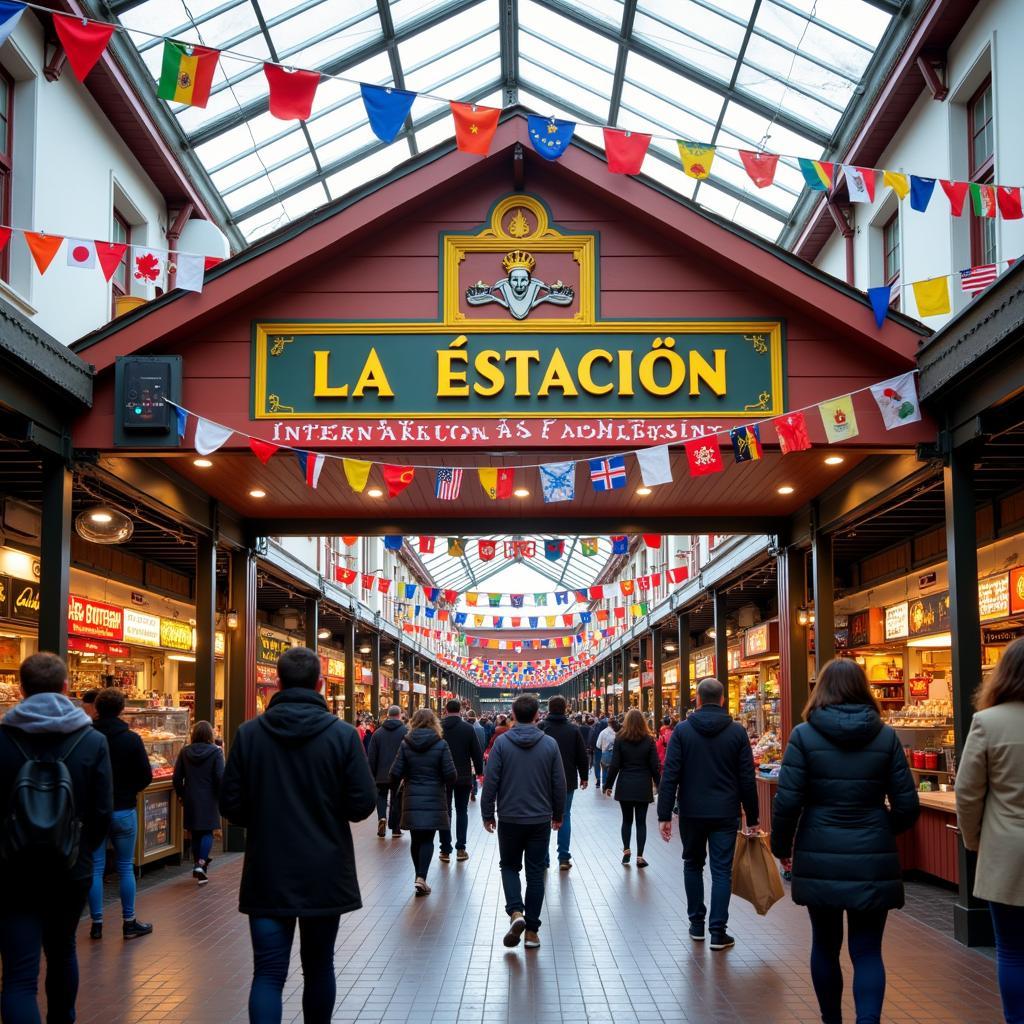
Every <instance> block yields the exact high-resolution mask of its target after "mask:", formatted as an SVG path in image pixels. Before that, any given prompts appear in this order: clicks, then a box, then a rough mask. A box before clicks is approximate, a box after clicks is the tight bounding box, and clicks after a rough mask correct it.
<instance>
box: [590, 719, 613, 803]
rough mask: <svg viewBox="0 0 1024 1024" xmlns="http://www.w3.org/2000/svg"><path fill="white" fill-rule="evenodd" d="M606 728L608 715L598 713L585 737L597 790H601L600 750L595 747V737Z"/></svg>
mask: <svg viewBox="0 0 1024 1024" xmlns="http://www.w3.org/2000/svg"><path fill="white" fill-rule="evenodd" d="M607 728H608V715H607V714H600V715H598V716H597V720H596V721H595V722H594V725H593V727H592V728H591V730H590V735H589V736H588V737H587V749H588V750H589V751H590V757H591V767H592V768H593V769H594V778H595V779H596V781H597V792H598V793H599V794H600V792H601V751H600V750H598V749H597V738H598V736H600V735H601V733H603V732H604V731H605V729H607Z"/></svg>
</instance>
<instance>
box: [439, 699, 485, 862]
mask: <svg viewBox="0 0 1024 1024" xmlns="http://www.w3.org/2000/svg"><path fill="white" fill-rule="evenodd" d="M445 710H446V711H447V712H448V714H447V715H445V717H444V718H443V719H441V735H442V736H443V737H444V741H445V743H447V744H448V749H449V750H450V751H451V752H452V760H453V761H454V762H455V771H456V772H457V773H458V777H457V778H456V780H455V785H454V786H449V787H448V816H449V818H450V817H451V813H452V800H453V799H454V801H455V851H456V853H455V859H456V860H460V861H461V860H469V852H468V851H467V850H466V833H467V831H468V830H469V798H470V796H472V794H473V780H474V779H475V778H476V777H477V776H478V775H483V773H484V752H483V750H481V749H480V741H479V739H477V735H476V730H475V729H474V728H473V726H471V725H470V724H469V722H464V721H463V720H462V715H461V712H462V702H461V701H459V700H454V699H453V700H450V701H448V703H447V705H446V706H445ZM440 838H441V863H442V864H447V863H448V862H449V861H450V860H451V857H452V833H451V829H450V828H443V829H441V837H440Z"/></svg>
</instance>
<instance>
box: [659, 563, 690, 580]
mask: <svg viewBox="0 0 1024 1024" xmlns="http://www.w3.org/2000/svg"><path fill="white" fill-rule="evenodd" d="M665 575H666V576H667V577H668V581H669V583H683V582H685V581H686V580H687V579H689V578H690V570H689V569H688V568H687V567H686V566H685V565H680V566H677V567H676V568H675V569H669V570H668V571H667V572H666V573H665Z"/></svg>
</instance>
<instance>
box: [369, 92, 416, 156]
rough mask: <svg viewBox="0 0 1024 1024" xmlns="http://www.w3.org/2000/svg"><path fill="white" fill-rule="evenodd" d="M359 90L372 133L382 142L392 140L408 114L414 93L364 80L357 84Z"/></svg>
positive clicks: (414, 97) (414, 96)
mask: <svg viewBox="0 0 1024 1024" xmlns="http://www.w3.org/2000/svg"><path fill="white" fill-rule="evenodd" d="M359 91H360V92H361V93H362V94H363V106H364V107H366V116H367V117H368V118H369V119H370V127H371V128H372V129H373V134H374V135H376V136H377V138H378V139H380V140H381V141H382V142H392V141H393V140H394V138H395V136H396V135H397V134H398V133H399V132H400V131H401V130H402V125H403V124H405V119H406V118H407V117H408V116H409V111H410V110H411V109H412V101H413V100H414V99H416V93H414V92H406V91H405V90H403V89H387V88H384V87H383V86H380V85H367V84H366V83H365V82H364V83H363V84H361V85H360V86H359Z"/></svg>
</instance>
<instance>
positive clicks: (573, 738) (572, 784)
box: [539, 697, 590, 871]
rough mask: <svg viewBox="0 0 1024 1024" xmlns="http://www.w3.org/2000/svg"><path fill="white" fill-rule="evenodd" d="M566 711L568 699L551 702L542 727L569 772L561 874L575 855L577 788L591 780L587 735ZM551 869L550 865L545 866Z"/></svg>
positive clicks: (560, 833)
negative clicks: (574, 801)
mask: <svg viewBox="0 0 1024 1024" xmlns="http://www.w3.org/2000/svg"><path fill="white" fill-rule="evenodd" d="M565 709H566V703H565V698H564V697H552V698H550V699H549V700H548V717H547V718H545V719H544V721H543V722H541V723H540V726H539V728H540V730H541V732H545V733H547V734H548V735H549V736H550V737H551V738H552V739H553V740H554V741H555V742H556V743H557V744H558V750H559V752H560V753H561V755H562V768H563V769H564V770H565V813H564V814H563V815H562V827H561V828H560V829H559V830H558V867H559V870H560V871H568V870H569V869H570V868H571V867H572V854H571V853H570V852H569V842H570V840H571V839H572V821H571V816H572V797H573V794H574V793H575V792H576V790H577V788H579V789H586V788H587V780H588V779H589V778H590V759H589V757H588V756H587V744H586V742H585V740H584V739H583V731H582V729H580V728H579V727H578V726H575V725H573V724H572V722H570V721H569V719H568V718H566V715H565ZM577 780H579V782H578V785H577ZM549 865H550V861H548V862H546V863H545V865H544V866H545V867H548V866H549Z"/></svg>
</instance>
